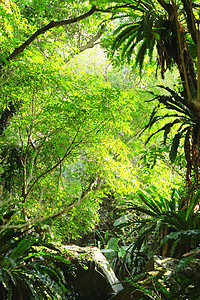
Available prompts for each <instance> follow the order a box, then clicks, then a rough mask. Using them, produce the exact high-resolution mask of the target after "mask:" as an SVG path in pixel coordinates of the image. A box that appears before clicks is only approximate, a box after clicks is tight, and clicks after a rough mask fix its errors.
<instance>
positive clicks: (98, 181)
mask: <svg viewBox="0 0 200 300" xmlns="http://www.w3.org/2000/svg"><path fill="white" fill-rule="evenodd" d="M199 8H200V7H199V3H198V1H196V0H191V1H186V0H177V1H173V0H170V1H164V0H156V1H146V0H141V1H137V0H131V1H130V2H128V1H115V2H111V1H78V2H77V1H57V0H52V1H46V0H40V1H38V0H34V1H28V0H20V1H10V0H4V1H2V2H1V3H0V40H1V54H0V82H1V90H0V97H1V101H0V145H1V147H0V161H1V167H0V178H1V186H0V196H1V202H0V213H1V219H0V230H1V231H0V235H1V236H0V240H1V244H2V245H0V252H1V286H0V289H1V290H2V295H3V296H2V299H6V298H8V299H12V298H13V297H14V296H15V297H16V295H19V297H22V298H24V295H23V293H22V292H21V290H22V287H24V285H26V291H27V292H28V293H30V297H33V298H34V297H35V299H39V298H41V299H42V297H43V298H44V299H46V298H45V297H52V298H53V297H57V296H56V295H57V294H58V293H60V295H61V297H67V296H66V293H67V291H66V290H65V289H64V291H63V287H64V284H65V285H66V282H64V277H63V276H62V272H60V273H59V267H57V265H56V263H57V260H62V259H61V258H59V257H58V256H53V255H52V256H51V254H47V252H44V251H42V250H41V251H42V252H38V253H37V252H36V250H35V249H36V248H35V247H36V246H44V247H47V248H48V245H47V244H45V243H46V242H44V241H43V240H40V239H39V240H38V239H37V238H35V235H34V234H33V231H34V230H36V228H40V230H41V231H42V232H43V233H45V235H46V239H47V240H49V241H51V242H52V241H53V242H54V243H69V242H71V241H76V240H77V239H78V238H81V237H82V236H83V235H88V232H89V231H92V230H94V233H95V232H96V235H97V238H96V239H97V242H99V244H101V245H102V248H104V249H102V250H103V251H104V253H105V254H106V255H107V257H108V258H109V259H110V261H112V263H113V266H114V267H116V271H117V272H118V273H119V275H121V277H122V278H123V279H124V278H125V277H126V276H128V275H131V278H133V276H134V274H139V273H141V272H143V268H144V266H145V264H146V262H147V261H148V260H149V259H150V258H151V257H152V256H153V255H154V254H160V255H162V256H175V257H177V258H179V259H181V258H182V255H184V254H185V253H186V252H189V256H190V251H193V252H191V253H192V254H194V253H195V255H196V256H197V257H198V255H199V254H198V247H199V242H200V240H199V232H200V222H199V194H200V193H199V164H200V129H199V116H200V105H199V101H200V31H199ZM98 44H100V45H98ZM90 48H92V49H90ZM155 75H156V77H155ZM184 176H185V178H186V180H183V178H184ZM110 195H112V197H111V198H112V200H110V202H109V201H108V199H110V198H109V197H110ZM106 201H108V202H109V204H108V205H107V207H106V209H104V208H105V207H104V203H107V202H106ZM109 222H110V223H109ZM98 223H99V225H98ZM97 226H98V227H97ZM15 228H17V230H15ZM5 240H6V245H7V246H6V247H7V248H6V249H5V248H4V245H3V244H4V241H5ZM92 243H94V241H93V242H92ZM22 246H23V247H22ZM192 254H191V255H192ZM191 257H192V258H193V256H191ZM43 258H44V265H42V266H41V265H40V264H41V261H42V260H43ZM54 259H55V260H54ZM64 262H65V261H64V260H63V264H64ZM34 264H35V265H34ZM124 266H125V267H124ZM55 269H56V270H55ZM69 270H70V268H69ZM127 270H128V273H127ZM120 271H121V273H120ZM47 278H48V280H49V281H48V280H46V279H47ZM131 280H132V279H131ZM174 280H175V282H176V281H177V282H178V281H180V280H179V277H176V275H175V279H174ZM44 281H48V282H52V285H51V283H50V285H49V286H48V284H47V285H46V284H45V283H44ZM186 281H187V280H186ZM134 284H135V286H136V288H137V287H138V283H135V282H134ZM195 284H196V282H195V283H194V286H195ZM157 285H158V289H160V290H159V292H158V294H159V293H162V291H161V290H162V288H161V287H160V285H159V281H158V280H157V279H156V278H155V281H154V283H153V286H154V287H156V288H157ZM188 285H189V283H188V282H186V285H185V288H188ZM50 286H51V287H50ZM66 286H67V285H66ZM163 286H164V287H166V295H167V294H168V290H167V289H169V290H170V289H172V290H173V285H172V287H171V286H169V287H167V281H166V282H165V283H163ZM65 288H66V287H65ZM44 291H45V292H44ZM156 291H157V290H156V289H155V295H156ZM170 291H171V290H170ZM180 291H181V292H182V291H183V294H181V292H180V293H179V295H178V294H177V295H178V296H180V297H182V296H181V295H183V299H184V295H188V294H187V293H186V294H185V292H184V287H183V288H182V287H180ZM192 292H193V291H192ZM45 293H49V295H48V296H46V294H45ZM62 293H63V294H62ZM13 295H14V296H13ZM63 295H64V296H63ZM155 295H153V296H152V297H153V298H152V299H157V298H155V297H154V296H155ZM163 295H164V296H163V297H168V296H166V295H165V292H163ZM177 295H175V294H174V297H178V296H177ZM69 297H70V296H69ZM195 297H196V294H195ZM159 299H160V298H159ZM174 299H175V298H174ZM180 299H182V298H180Z"/></svg>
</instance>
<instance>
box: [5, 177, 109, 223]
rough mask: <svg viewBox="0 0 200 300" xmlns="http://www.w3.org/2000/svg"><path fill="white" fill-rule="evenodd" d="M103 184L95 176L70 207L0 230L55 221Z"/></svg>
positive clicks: (100, 179)
mask: <svg viewBox="0 0 200 300" xmlns="http://www.w3.org/2000/svg"><path fill="white" fill-rule="evenodd" d="M95 184H96V185H95ZM103 184H104V180H103V179H102V178H101V177H100V176H97V178H95V179H94V180H93V181H92V182H91V183H90V184H89V187H88V188H87V189H86V190H85V191H83V193H82V195H81V197H80V198H79V199H78V201H76V202H75V203H73V204H71V205H70V206H68V207H66V208H64V209H62V210H60V211H58V212H56V213H54V214H51V215H49V216H47V217H44V218H42V217H41V218H37V219H33V220H32V221H31V222H27V223H24V224H21V225H4V226H0V229H7V228H15V229H23V228H27V227H28V226H31V225H33V224H35V223H42V222H45V221H47V220H49V219H57V218H59V217H61V216H62V215H64V214H66V213H67V212H69V211H70V210H72V208H74V207H76V206H78V205H79V204H80V203H81V202H82V201H83V200H85V198H86V197H87V196H88V195H89V194H90V193H91V191H94V192H96V191H98V190H99V189H100V188H101V187H102V185H103Z"/></svg>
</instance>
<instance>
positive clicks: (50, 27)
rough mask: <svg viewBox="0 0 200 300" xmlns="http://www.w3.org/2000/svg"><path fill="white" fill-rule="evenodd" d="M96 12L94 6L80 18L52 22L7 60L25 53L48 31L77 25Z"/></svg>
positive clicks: (39, 30)
mask: <svg viewBox="0 0 200 300" xmlns="http://www.w3.org/2000/svg"><path fill="white" fill-rule="evenodd" d="M95 11H96V6H95V5H94V6H92V8H91V9H90V10H89V11H88V12H87V13H85V14H83V15H80V16H78V17H74V18H72V19H68V20H62V21H51V22H50V23H49V24H47V25H46V26H44V27H42V28H40V29H38V30H37V31H36V32H35V33H34V34H33V35H32V36H31V37H30V38H29V39H28V40H26V41H25V42H24V43H23V44H22V45H21V46H19V47H18V48H16V49H15V50H14V51H13V52H12V53H11V54H10V55H9V56H8V57H7V58H6V60H7V61H10V60H12V59H14V58H16V57H17V56H18V55H19V54H20V53H22V52H23V51H24V49H26V48H27V47H28V46H29V45H30V44H31V43H32V42H33V41H34V40H35V39H36V38H37V37H38V36H40V35H41V34H44V33H45V32H47V31H48V30H50V29H52V28H55V27H59V26H64V25H69V24H73V23H77V22H79V21H81V20H84V19H87V18H88V17H89V16H91V15H92V14H94V13H95Z"/></svg>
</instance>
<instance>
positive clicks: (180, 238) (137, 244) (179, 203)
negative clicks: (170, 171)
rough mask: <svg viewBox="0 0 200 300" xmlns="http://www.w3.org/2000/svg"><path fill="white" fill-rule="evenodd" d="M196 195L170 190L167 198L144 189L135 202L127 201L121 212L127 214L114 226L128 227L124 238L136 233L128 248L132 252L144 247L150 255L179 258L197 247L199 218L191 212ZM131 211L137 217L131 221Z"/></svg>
mask: <svg viewBox="0 0 200 300" xmlns="http://www.w3.org/2000/svg"><path fill="white" fill-rule="evenodd" d="M199 196H200V192H199V191H198V192H196V193H195V192H193V193H191V192H190V193H187V191H185V190H183V191H180V190H176V189H173V191H172V193H171V197H170V198H169V197H167V196H166V195H162V194H160V193H159V192H158V190H157V189H156V188H155V187H151V188H148V189H146V190H145V191H140V192H139V193H138V197H137V201H136V199H134V200H133V201H130V200H129V202H128V203H127V205H126V209H125V210H126V215H127V210H128V212H129V215H128V216H127V217H126V215H125V217H124V220H122V217H121V219H120V222H117V223H116V225H117V226H118V227H119V228H124V229H126V228H129V231H128V236H131V235H133V232H135V231H136V232H138V236H137V237H136V238H135V239H134V240H133V242H132V246H130V247H132V251H134V250H135V249H138V250H141V249H145V248H147V246H148V247H149V250H150V249H151V251H152V252H151V255H153V254H158V253H159V254H161V255H163V256H166V255H169V254H171V255H173V256H175V257H181V255H183V254H184V253H185V252H187V251H190V250H191V249H194V248H195V247H196V246H197V245H198V241H199V238H198V232H199V230H200V216H199V213H198V212H197V213H194V210H195V207H196V205H197V203H198V202H199ZM188 202H189V203H188ZM187 203H188V204H187ZM135 212H138V213H139V214H140V218H135ZM131 215H132V217H131ZM176 237H177V240H176V242H175V243H172V242H171V241H172V239H175V238H176ZM194 237H195V239H194ZM150 245H151V246H150ZM182 245H184V247H182ZM158 249H160V250H159V252H158ZM175 249H176V251H175Z"/></svg>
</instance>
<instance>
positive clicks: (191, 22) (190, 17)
mask: <svg viewBox="0 0 200 300" xmlns="http://www.w3.org/2000/svg"><path fill="white" fill-rule="evenodd" d="M182 3H183V6H184V9H185V12H186V15H187V25H188V29H189V32H190V33H191V36H192V39H193V41H194V43H195V44H197V36H196V32H197V29H196V26H195V16H194V14H193V10H192V1H190V0H182Z"/></svg>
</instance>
